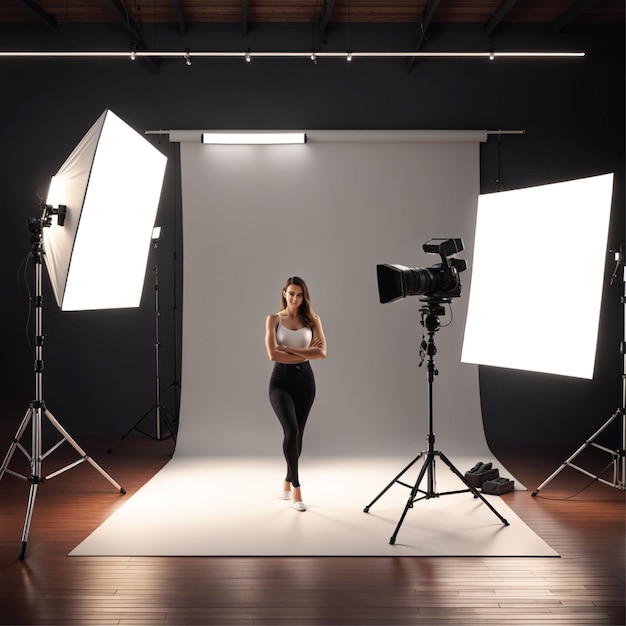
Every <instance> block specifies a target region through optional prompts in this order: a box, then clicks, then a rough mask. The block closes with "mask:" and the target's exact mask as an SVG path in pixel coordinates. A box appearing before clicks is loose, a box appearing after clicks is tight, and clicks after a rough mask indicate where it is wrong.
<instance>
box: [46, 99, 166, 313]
mask: <svg viewBox="0 0 626 626" xmlns="http://www.w3.org/2000/svg"><path fill="white" fill-rule="evenodd" d="M166 163H167V158H166V157H165V156H164V155H163V154H161V152H159V151H158V150H157V149H156V148H154V147H153V146H152V145H151V144H150V143H149V142H148V141H147V140H146V139H145V138H144V137H142V136H141V135H140V134H139V133H137V132H136V131H134V130H133V129H132V128H131V127H130V126H128V125H127V124H126V123H125V122H123V121H122V120H121V119H120V118H119V117H117V116H116V115H115V114H114V113H112V112H111V111H109V110H106V111H105V112H104V113H103V114H102V115H101V116H100V118H99V119H98V120H97V121H96V123H95V124H94V125H93V126H92V127H91V129H90V130H89V131H88V132H87V134H86V135H85V136H84V137H83V139H82V140H81V142H80V143H79V144H78V146H76V148H75V149H74V151H73V152H72V153H71V154H70V156H69V157H68V159H67V160H66V161H65V163H64V164H63V165H62V167H61V169H60V170H59V171H58V172H57V174H56V176H54V178H53V179H52V182H51V184H50V191H49V194H48V199H47V203H48V204H50V205H52V206H58V205H60V204H64V205H66V206H67V215H66V218H65V225H64V226H58V225H57V224H56V220H55V219H54V218H53V224H52V226H50V227H48V228H44V229H43V235H44V250H45V252H46V254H45V257H44V258H45V260H46V265H47V267H48V272H49V275H50V280H51V282H52V287H53V290H54V295H55V298H56V301H57V304H58V305H59V306H60V307H61V309H63V310H64V311H78V310H88V309H89V310H91V309H114V308H128V307H137V306H139V303H140V300H141V292H142V288H143V282H144V277H145V273H146V264H147V260H148V254H149V251H150V242H151V238H152V229H153V227H154V221H155V217H156V212H157V209H158V206H159V197H160V195H161V188H162V185H163V176H164V174H165V166H166Z"/></svg>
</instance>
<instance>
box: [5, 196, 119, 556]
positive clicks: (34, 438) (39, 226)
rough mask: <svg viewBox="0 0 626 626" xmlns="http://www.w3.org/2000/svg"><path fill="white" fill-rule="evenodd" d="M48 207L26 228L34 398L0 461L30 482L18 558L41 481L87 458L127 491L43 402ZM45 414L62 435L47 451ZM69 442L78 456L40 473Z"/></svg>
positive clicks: (110, 479)
mask: <svg viewBox="0 0 626 626" xmlns="http://www.w3.org/2000/svg"><path fill="white" fill-rule="evenodd" d="M50 211H51V209H50V207H48V206H44V207H43V209H42V214H41V218H40V219H39V220H36V219H31V220H29V228H30V230H31V232H32V237H31V244H32V249H31V259H32V263H33V265H34V268H35V300H34V306H35V361H34V372H35V399H34V400H32V401H31V402H30V404H29V408H28V410H27V411H26V414H25V415H24V419H23V420H22V423H21V424H20V426H19V428H18V430H17V433H16V435H15V437H14V439H13V441H12V443H11V445H10V446H9V449H8V451H7V454H6V456H5V457H4V461H3V462H2V466H1V467H0V480H1V479H2V477H3V476H4V474H5V473H7V474H11V475H13V476H16V477H17V478H21V479H23V480H25V481H27V482H29V483H30V491H29V495H28V506H27V509H26V520H25V522H24V530H23V533H22V544H21V549H20V554H19V558H20V560H22V559H24V557H25V555H26V543H27V541H28V534H29V530H30V524H31V520H32V515H33V510H34V507H35V498H36V496H37V489H38V487H39V485H40V484H42V483H44V482H46V481H47V480H50V479H51V478H54V477H55V476H58V475H59V474H62V473H63V472H65V471H67V470H69V469H71V468H73V467H75V466H77V465H79V464H80V463H83V462H84V461H87V462H88V463H89V464H90V465H91V466H92V467H94V468H95V469H96V470H97V471H98V472H100V474H102V476H104V478H106V479H107V480H108V481H109V482H110V483H111V484H112V485H113V486H114V487H115V488H116V489H117V490H118V491H119V492H120V493H122V494H124V493H126V491H125V490H124V489H123V488H122V487H121V486H120V485H119V484H118V483H117V482H115V480H113V478H111V476H109V474H107V472H105V471H104V469H102V467H100V465H98V463H96V462H95V461H94V460H93V459H92V458H91V457H90V456H89V455H88V454H87V453H86V452H85V451H84V450H83V449H82V448H81V447H80V446H79V445H78V443H77V442H76V441H75V440H74V439H73V438H72V437H71V436H70V434H69V433H68V432H67V431H66V430H65V429H64V428H63V426H61V424H60V423H59V422H58V420H57V419H56V418H55V417H54V415H52V413H50V411H49V410H48V408H47V406H46V403H45V401H44V399H43V369H44V361H43V342H44V334H43V295H42V264H43V255H44V254H45V251H44V249H43V244H42V230H43V228H44V227H45V226H49V225H50V219H51V218H50V214H51V213H50ZM59 225H62V222H61V220H60V219H59ZM44 418H46V419H47V420H48V421H49V422H50V424H52V426H54V428H55V429H56V430H57V431H58V432H59V434H60V435H61V439H60V440H59V441H58V442H57V443H56V444H55V445H53V446H52V447H51V448H50V449H48V450H47V451H46V452H43V451H42V448H43V432H42V422H43V419H44ZM29 425H30V427H31V449H30V452H29V451H28V450H27V449H26V447H25V446H24V445H22V443H21V439H22V437H23V436H24V434H25V432H26V430H27V428H28V426H29ZM66 441H67V442H68V443H69V444H70V445H71V446H72V447H73V448H74V450H76V452H77V453H78V455H79V456H80V458H79V459H78V460H77V461H74V462H73V463H70V464H69V465H66V466H65V467H62V468H60V469H58V470H56V471H55V472H52V473H51V474H48V475H47V476H44V475H43V472H42V466H43V460H44V459H45V458H46V457H48V456H49V455H50V454H52V452H54V451H55V450H56V449H57V448H59V446H61V445H62V444H63V443H64V442H66ZM16 449H19V450H20V451H21V452H22V453H23V454H24V456H25V457H26V459H27V460H28V461H29V463H30V475H28V476H26V475H24V474H20V473H19V472H16V471H13V470H11V469H9V464H10V463H11V459H12V458H13V454H14V452H15V450H16Z"/></svg>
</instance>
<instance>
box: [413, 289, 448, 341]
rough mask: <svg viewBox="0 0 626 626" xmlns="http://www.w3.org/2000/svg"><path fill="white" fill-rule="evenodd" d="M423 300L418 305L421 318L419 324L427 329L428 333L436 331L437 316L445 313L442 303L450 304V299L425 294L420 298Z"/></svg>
mask: <svg viewBox="0 0 626 626" xmlns="http://www.w3.org/2000/svg"><path fill="white" fill-rule="evenodd" d="M420 301H421V302H423V304H422V306H420V313H421V314H422V319H421V321H420V324H421V325H422V326H423V327H424V328H425V329H426V330H427V331H428V334H429V335H431V334H434V333H436V332H437V331H438V330H439V328H440V323H439V316H440V315H445V314H446V309H445V307H444V306H443V305H444V304H450V303H451V302H452V300H451V299H450V298H438V297H435V296H425V297H422V298H420Z"/></svg>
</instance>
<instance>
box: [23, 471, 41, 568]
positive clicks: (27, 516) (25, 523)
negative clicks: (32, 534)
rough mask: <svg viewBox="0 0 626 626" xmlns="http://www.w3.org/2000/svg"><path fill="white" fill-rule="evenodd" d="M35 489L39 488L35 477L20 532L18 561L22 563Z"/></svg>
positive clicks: (32, 480)
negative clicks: (22, 527) (20, 544)
mask: <svg viewBox="0 0 626 626" xmlns="http://www.w3.org/2000/svg"><path fill="white" fill-rule="evenodd" d="M37 487H39V481H38V479H36V478H35V477H33V478H32V479H31V483H30V491H29V493H28V506H27V508H26V520H25V521H24V530H23V531H22V547H21V549H20V556H19V559H20V561H22V560H23V559H24V557H25V556H26V542H27V541H28V532H29V530H30V522H31V519H32V517H33V510H34V508H35V498H36V497H37Z"/></svg>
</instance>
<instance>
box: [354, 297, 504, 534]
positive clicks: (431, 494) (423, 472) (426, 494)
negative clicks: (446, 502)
mask: <svg viewBox="0 0 626 626" xmlns="http://www.w3.org/2000/svg"><path fill="white" fill-rule="evenodd" d="M420 311H421V312H422V322H421V323H422V326H424V327H425V328H426V329H427V332H428V342H425V341H422V346H421V347H422V350H423V351H424V353H423V355H422V359H423V357H424V356H425V355H428V362H427V372H428V436H427V438H426V439H427V441H428V450H427V451H422V452H420V453H419V454H418V455H417V456H416V457H415V458H414V459H413V460H412V461H411V462H410V463H409V464H408V465H407V466H406V467H405V468H404V469H403V470H402V471H401V472H400V473H399V474H398V475H397V476H396V477H395V478H394V479H393V480H392V481H391V482H390V483H389V484H388V485H387V486H386V487H385V488H384V489H383V490H382V491H381V492H380V493H379V494H378V495H377V496H376V497H375V498H374V500H372V501H371V502H370V503H369V504H368V505H367V506H366V507H365V508H364V509H363V511H364V512H365V513H369V510H370V507H371V506H372V505H373V504H374V503H375V502H376V501H377V500H378V499H379V498H381V497H382V495H383V494H385V493H386V492H387V491H388V490H389V489H390V488H391V487H392V486H393V485H394V484H395V483H398V484H400V485H402V486H404V487H408V488H409V489H411V494H410V496H409V499H408V500H407V503H406V506H405V507H404V510H403V511H402V515H401V516H400V520H399V521H398V524H397V525H396V528H395V530H394V532H393V535H392V536H391V538H390V539H389V543H390V544H392V545H393V544H395V542H396V538H397V536H398V532H399V531H400V527H401V526H402V524H403V522H404V519H405V518H406V515H407V513H408V512H409V509H412V508H413V505H414V504H415V502H419V501H420V500H428V499H431V498H438V497H440V496H446V495H452V494H458V493H466V492H471V493H472V494H473V495H474V497H475V498H478V499H480V501H481V502H482V503H483V504H485V505H487V507H488V508H489V509H490V510H491V512H492V513H494V514H495V515H496V517H498V519H499V520H500V521H501V522H502V523H503V524H504V525H505V526H508V525H509V522H508V521H507V520H506V519H504V517H502V515H500V513H498V511H497V510H496V509H495V508H494V507H493V506H492V505H491V503H490V502H488V501H487V499H486V498H485V497H484V496H483V495H482V494H481V493H479V492H478V490H477V489H476V487H474V486H473V485H471V484H470V483H469V482H468V480H467V479H466V478H465V476H464V475H463V474H461V472H460V471H459V470H458V469H457V468H456V467H455V466H454V465H453V464H452V462H451V461H450V459H448V457H446V455H445V454H443V452H440V451H437V450H435V449H434V447H435V435H434V432H433V430H434V411H433V384H434V380H435V376H436V375H438V374H439V372H438V370H437V368H436V367H435V361H434V356H435V354H437V348H436V346H435V341H434V336H435V333H436V332H437V330H439V319H438V317H437V315H442V314H443V312H444V309H443V307H442V306H441V301H432V302H431V301H429V302H428V304H426V305H424V306H423V307H422V308H421V309H420ZM420 365H421V363H420ZM423 456H425V457H426V458H425V459H424V463H423V464H422V467H421V469H420V471H419V474H418V476H417V480H416V481H415V484H414V485H410V484H407V483H405V482H403V481H401V480H400V478H401V477H402V476H403V475H404V474H405V473H406V472H407V471H408V470H409V469H410V468H411V467H413V465H415V463H416V462H417V461H418V460H419V459H421V458H422V457H423ZM436 457H439V458H441V460H442V461H443V462H444V463H445V464H446V465H447V466H448V468H449V469H450V471H451V472H452V473H453V474H455V475H456V476H457V477H458V478H459V479H460V480H461V482H462V483H463V484H464V485H465V489H460V490H456V491H446V492H443V493H438V492H437V491H436V479H435V459H436ZM424 478H426V482H427V486H426V489H425V490H424V489H420V485H421V484H422V481H423V480H424ZM418 494H421V495H418Z"/></svg>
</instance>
